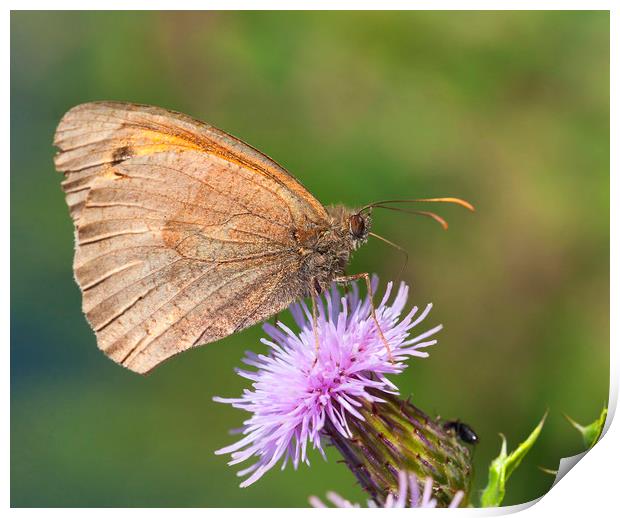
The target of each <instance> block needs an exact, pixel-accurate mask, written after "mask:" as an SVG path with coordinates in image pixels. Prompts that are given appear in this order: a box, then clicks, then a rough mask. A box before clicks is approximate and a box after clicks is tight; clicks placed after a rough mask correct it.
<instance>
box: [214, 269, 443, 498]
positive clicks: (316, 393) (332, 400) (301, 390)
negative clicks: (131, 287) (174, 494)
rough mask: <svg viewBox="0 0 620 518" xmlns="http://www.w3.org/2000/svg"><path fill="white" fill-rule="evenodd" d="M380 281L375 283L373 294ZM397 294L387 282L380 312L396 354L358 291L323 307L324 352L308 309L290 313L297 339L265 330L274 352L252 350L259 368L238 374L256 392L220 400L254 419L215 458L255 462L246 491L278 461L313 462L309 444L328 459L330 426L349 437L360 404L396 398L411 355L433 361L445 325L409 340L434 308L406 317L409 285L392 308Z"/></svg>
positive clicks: (332, 295)
mask: <svg viewBox="0 0 620 518" xmlns="http://www.w3.org/2000/svg"><path fill="white" fill-rule="evenodd" d="M377 283H378V280H377V278H373V282H372V289H373V291H374V290H375V288H376V286H377ZM391 295H392V283H389V284H388V286H387V289H386V292H385V294H384V296H383V299H382V300H381V303H380V304H379V305H378V306H377V307H376V316H377V320H378V323H379V325H380V327H381V331H382V332H383V335H384V336H385V338H386V340H387V342H388V343H389V346H390V349H391V356H390V353H389V352H388V350H387V348H386V345H385V343H384V342H383V340H382V338H381V335H380V333H379V331H378V329H377V325H376V323H375V321H374V319H373V318H372V313H371V302H370V298H369V297H368V295H367V296H366V297H364V298H361V297H360V295H359V292H358V289H357V286H356V285H353V289H352V292H351V293H349V294H347V295H345V296H341V294H340V293H339V291H338V289H337V288H336V287H335V286H333V287H332V288H331V289H330V290H329V292H327V293H326V294H325V296H324V300H321V301H319V303H318V318H317V322H316V325H317V329H316V332H317V334H318V341H319V344H320V346H319V350H318V352H317V351H316V348H315V343H316V342H315V331H314V329H313V318H312V314H311V311H310V310H309V309H308V307H307V306H306V305H305V304H303V303H302V304H296V305H293V306H292V308H291V313H292V315H293V317H294V319H295V322H296V324H297V325H298V326H299V328H300V331H299V332H298V333H295V332H294V331H293V330H291V329H290V328H289V327H287V326H286V325H284V324H283V323H279V324H278V326H277V327H274V326H272V325H269V324H266V325H265V326H264V329H265V331H266V333H267V334H268V335H269V337H270V340H267V339H264V340H262V341H263V343H264V344H266V345H267V346H268V347H269V351H268V353H267V354H254V353H252V352H248V353H247V355H246V357H245V359H244V363H246V364H247V365H249V366H251V367H253V368H254V370H251V371H248V370H238V374H239V375H241V376H243V377H245V378H247V379H249V380H251V381H252V388H251V389H246V390H245V391H244V392H243V394H242V396H241V397H239V398H232V399H228V398H214V399H215V401H219V402H222V403H230V404H231V405H233V406H234V407H235V408H239V409H242V410H245V411H247V412H249V413H250V414H251V415H250V417H249V419H247V420H246V421H245V422H244V426H243V428H242V430H241V432H242V434H243V438H241V439H240V440H239V441H237V442H235V443H234V444H232V445H230V446H228V447H226V448H222V449H220V450H218V451H217V452H216V453H217V454H226V453H230V454H231V458H232V459H231V461H230V462H229V464H238V463H241V462H244V461H246V460H248V459H250V458H252V457H255V458H256V461H255V463H254V464H252V465H251V466H250V467H248V468H246V469H244V470H242V471H240V472H239V473H238V475H239V476H248V478H247V479H246V480H244V481H243V482H242V484H241V486H242V487H245V486H248V485H250V484H252V483H253V482H255V481H256V480H258V479H259V478H260V477H261V476H262V475H263V474H264V473H265V472H266V471H267V470H269V469H270V468H272V467H273V466H274V465H275V464H276V463H278V462H279V461H280V460H282V461H283V465H282V467H283V468H284V466H285V465H286V463H287V461H289V460H290V461H291V462H292V464H293V466H294V467H295V468H297V466H298V465H299V463H300V462H305V463H309V462H308V457H307V449H308V445H311V446H312V447H313V448H315V449H318V450H319V451H320V452H321V453H322V454H323V455H324V452H323V446H322V443H321V435H322V431H323V430H324V427H325V425H326V422H327V423H328V424H329V425H330V428H333V429H334V430H336V433H338V434H340V435H342V436H343V437H347V438H348V437H351V431H350V428H349V426H348V424H347V418H348V417H349V418H355V419H361V420H363V419H364V417H363V416H362V414H360V412H359V411H358V409H359V408H360V407H361V405H362V403H361V401H362V400H365V401H367V402H371V403H372V402H382V401H383V399H382V398H381V396H380V394H381V393H391V394H397V393H398V390H397V387H396V386H395V385H394V384H393V383H392V382H391V381H390V380H388V379H387V377H386V375H388V374H397V373H400V372H402V371H403V370H404V369H405V367H406V364H405V360H407V359H408V358H409V357H412V356H417V357H426V356H428V353H427V352H425V351H424V348H425V347H427V346H429V345H433V344H435V343H436V340H434V339H431V337H432V335H434V334H435V333H436V332H437V331H439V330H440V329H441V326H436V327H433V328H432V329H429V330H427V331H424V332H422V333H420V334H418V335H416V336H411V331H412V329H413V328H415V327H416V326H418V325H419V324H420V323H421V322H422V321H423V320H424V319H425V318H426V316H427V315H428V313H429V311H430V310H431V307H432V306H431V304H429V305H427V306H426V308H425V309H424V310H423V311H419V309H418V308H417V307H414V308H413V309H411V311H409V312H408V313H407V314H406V315H405V316H402V313H403V309H404V307H405V303H406V301H407V295H408V287H407V286H406V285H405V284H404V283H401V284H400V286H399V288H398V291H397V293H396V295H395V296H394V298H393V300H392V301H391V303H390V298H391Z"/></svg>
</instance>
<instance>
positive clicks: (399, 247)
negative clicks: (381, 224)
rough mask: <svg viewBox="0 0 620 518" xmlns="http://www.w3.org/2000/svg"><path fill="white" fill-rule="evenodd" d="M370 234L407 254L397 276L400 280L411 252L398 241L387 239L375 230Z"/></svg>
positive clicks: (369, 233)
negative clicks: (398, 243) (397, 242)
mask: <svg viewBox="0 0 620 518" xmlns="http://www.w3.org/2000/svg"><path fill="white" fill-rule="evenodd" d="M368 235H369V236H372V237H376V238H377V239H379V240H381V241H383V242H384V243H386V244H388V245H390V246H392V247H394V248H396V250H398V251H399V252H401V253H402V254H403V255H404V256H405V261H404V262H403V266H402V267H401V269H400V272H399V273H398V277H397V279H399V280H400V279H401V278H402V275H403V273H404V272H405V268H407V263H408V262H409V253H408V252H407V250H405V249H404V248H403V247H402V246H399V245H397V244H396V243H393V242H392V241H390V240H389V239H386V238H384V237H383V236H380V235H379V234H375V233H374V232H368Z"/></svg>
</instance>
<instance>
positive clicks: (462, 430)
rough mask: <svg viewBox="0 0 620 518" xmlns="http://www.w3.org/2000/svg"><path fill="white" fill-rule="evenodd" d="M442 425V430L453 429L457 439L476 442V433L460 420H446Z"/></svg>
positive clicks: (471, 442)
mask: <svg viewBox="0 0 620 518" xmlns="http://www.w3.org/2000/svg"><path fill="white" fill-rule="evenodd" d="M443 427H444V430H454V433H456V435H458V437H459V439H461V441H463V442H466V443H467V444H478V440H479V439H478V434H477V433H476V432H474V430H473V429H472V427H471V426H469V425H467V424H465V423H462V422H461V421H447V422H446V423H445V424H444V425H443Z"/></svg>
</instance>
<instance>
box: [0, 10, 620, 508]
mask: <svg viewBox="0 0 620 518" xmlns="http://www.w3.org/2000/svg"><path fill="white" fill-rule="evenodd" d="M8 4H9V7H10V8H12V9H17V10H27V9H33V10H36V9H39V10H45V9H49V8H50V6H49V5H48V4H46V2H42V1H28V0H26V1H21V2H15V1H10V2H8ZM612 5H613V4H612V2H609V1H607V2H605V1H590V2H584V1H577V0H573V1H563V2H560V1H551V0H544V1H543V0H540V1H531V0H522V1H505V2H491V1H473V2H457V1H442V0H435V1H432V2H431V1H418V2H415V3H412V2H404V1H398V2H395V1H384V2H382V3H381V4H379V5H377V3H376V2H368V1H358V2H352V1H340V2H335V1H329V2H328V1H325V0H316V1H313V2H308V1H297V2H295V7H293V6H292V5H291V3H290V2H283V1H266V2H256V1H254V2H252V1H248V0H245V1H244V0H230V1H228V2H223V1H184V0H177V1H176V2H174V3H172V2H164V1H161V0H151V1H146V0H141V1H135V0H134V1H129V0H127V1H123V2H120V1H115V0H108V1H106V2H100V1H93V2H89V7H91V8H95V9H107V8H116V9H125V10H126V9H144V10H147V9H148V10H157V9H162V10H167V9H174V10H179V9H196V10H200V9H225V10H232V9H254V10H255V9H289V10H290V9H295V10H299V9H317V8H318V9H326V10H332V9H350V8H353V9H369V10H370V9H386V10H387V9H402V10H407V9H411V8H412V7H415V8H417V9H433V10H447V9H455V10H456V9H458V10H461V9H465V8H466V9H473V10H478V9H480V10H486V9H495V10H505V9H516V10H522V9H529V10H541V9H549V10H558V9H569V10H572V9H585V10H597V9H604V10H609V9H611V10H612V13H611V26H612V27H611V29H612V31H611V34H612V41H611V62H612V69H611V85H612V88H611V92H612V97H611V102H612V104H611V115H612V123H611V137H612V139H611V171H612V172H613V173H612V175H611V199H612V200H613V199H618V198H619V196H618V195H619V194H620V192H619V184H618V178H617V174H618V167H617V165H618V164H617V152H616V151H615V144H617V135H618V131H617V129H618V128H617V125H618V122H617V121H618V105H617V103H616V100H615V97H614V95H613V92H614V91H615V92H617V91H618V88H619V87H620V82H619V81H618V78H617V73H618V67H617V58H618V55H619V53H618V50H619V45H618V37H617V36H618V33H619V31H618V28H619V27H618V19H617V15H616V13H615V12H614V10H613V9H612ZM54 7H55V8H57V9H83V7H84V4H83V2H77V1H67V0H65V1H60V2H55V3H54ZM5 13H6V14H5V19H4V24H3V26H4V27H6V34H5V36H4V52H3V62H4V70H7V71H8V70H9V64H10V37H9V32H10V29H9V28H10V15H9V10H8V9H6V10H5ZM2 86H3V88H5V89H6V93H5V99H6V101H5V117H4V121H5V122H4V124H5V132H6V135H5V137H4V138H3V139H2V148H3V150H4V154H3V156H5V157H8V156H9V151H10V149H9V138H10V117H9V114H10V84H9V82H8V81H6V80H5V81H3V82H2ZM5 160H6V159H5ZM5 163H6V162H5ZM8 169H9V168H8V167H7V168H6V171H7V172H8ZM5 178H6V181H7V183H8V181H9V175H8V174H5ZM2 197H3V200H2V201H3V203H2V209H1V210H2V211H3V216H4V217H3V219H2V221H3V225H2V229H3V234H4V236H3V237H4V239H3V241H2V242H4V243H8V242H9V234H10V232H9V218H10V197H9V188H8V185H7V184H5V190H4V191H3V192H2ZM618 223H619V221H618V210H617V207H616V206H615V205H614V204H612V205H611V227H612V233H613V234H615V235H614V237H615V239H612V240H611V265H617V264H618V262H619V260H620V254H619V253H618V252H619V246H620V245H619V244H618V243H619V240H618V237H619V236H618V235H617V234H618V231H617V229H618ZM5 246H6V245H5ZM7 252H8V250H7V251H6V252H5V253H3V254H2V260H3V262H4V265H3V266H4V267H3V268H2V274H3V277H4V280H5V282H4V283H3V288H4V289H3V297H2V305H3V308H2V309H3V311H2V321H1V322H0V326H1V328H2V332H3V335H4V336H5V340H4V344H5V348H4V350H5V351H6V355H7V356H6V357H5V361H6V364H5V369H4V373H5V387H6V395H5V397H4V398H3V400H2V403H3V407H4V408H3V410H4V412H3V414H4V416H5V419H4V427H3V435H4V437H3V438H4V444H5V449H4V450H3V455H2V461H3V464H4V466H5V469H4V471H3V474H4V476H3V478H2V488H3V491H4V498H5V508H8V507H9V505H10V493H9V484H10V467H9V455H10V449H9V448H10V446H9V444H10V424H9V404H10V399H9V397H10V385H9V380H10V363H9V361H8V351H9V346H8V345H9V342H10V340H9V314H10V313H9V311H10V300H9V283H10V272H9V254H8V253H7ZM618 283H619V277H618V274H617V266H616V267H615V268H614V267H612V269H611V306H610V308H611V313H610V314H611V315H620V306H619V304H618V287H619V285H618ZM617 347H618V326H617V324H616V323H615V322H614V320H613V318H612V319H611V351H610V367H611V383H610V399H609V401H610V403H609V406H610V408H609V415H610V417H609V418H608V421H607V425H606V433H605V435H604V437H603V438H602V439H601V442H600V443H599V444H597V445H596V446H595V447H594V448H593V449H592V450H591V451H590V452H588V453H587V454H586V455H585V457H583V458H582V460H581V461H580V462H579V468H578V469H574V470H571V471H570V473H568V474H567V475H566V476H565V477H564V478H562V480H561V481H560V482H559V483H558V484H557V485H556V486H554V487H553V488H552V490H551V491H549V492H548V493H547V494H546V495H545V496H543V497H542V498H541V499H539V500H538V501H537V502H538V503H537V505H532V504H534V503H535V502H530V503H527V504H522V505H520V506H513V507H506V508H500V509H466V510H458V511H456V512H459V513H461V515H465V514H467V515H500V514H509V513H512V512H516V511H521V510H524V509H527V514H528V516H541V517H542V516H545V517H546V516H548V515H549V514H551V513H553V514H556V513H557V514H560V513H567V514H568V513H569V514H573V513H579V514H586V513H588V514H590V515H594V516H597V515H601V516H607V515H609V514H610V510H611V509H613V508H616V511H615V513H616V514H617V512H618V511H617V508H618V507H619V504H618V503H617V501H616V498H615V496H616V493H615V491H616V483H615V477H616V476H617V475H616V473H617V471H618V469H619V466H618V463H619V462H620V432H619V427H618V425H617V424H612V419H613V416H614V414H615V410H616V406H617V400H618V366H619V359H620V357H619V355H618V349H617ZM335 489H337V488H335ZM311 493H312V489H311V488H308V494H311ZM85 511H86V512H87V513H88V515H89V516H97V515H101V516H104V515H105V516H108V515H109V513H110V512H113V513H114V514H115V515H119V516H125V515H129V514H131V515H132V516H147V515H148V516H149V517H152V516H168V515H171V514H172V513H174V514H175V515H177V514H179V513H182V514H184V515H192V514H193V515H196V516H202V517H204V516H208V515H213V514H214V513H215V514H217V515H221V516H232V515H235V516H236V515H238V514H239V513H246V514H247V513H252V516H253V517H259V518H260V517H270V518H271V517H273V516H285V515H286V516H289V515H290V514H291V511H290V510H286V509H254V510H250V509H247V510H245V509H244V510H237V509H181V510H178V509H175V510H171V509H116V510H113V511H110V510H109V509H87V510H84V509H47V510H37V509H12V510H11V512H12V513H13V514H15V515H17V514H19V515H22V516H31V515H35V514H39V513H45V514H46V515H49V516H59V517H60V516H62V517H63V518H64V517H67V516H69V515H76V516H77V515H79V516H83V515H84V512H85ZM295 512H296V513H297V512H299V513H300V514H305V513H315V515H316V513H318V512H325V511H320V510H312V509H300V510H296V511H295ZM330 512H331V513H337V514H342V513H346V512H351V511H347V510H331V511H330ZM358 512H359V511H358ZM362 512H377V511H370V510H368V511H362ZM391 512H400V513H407V515H408V516H409V513H412V512H415V513H416V514H419V513H423V514H424V515H428V513H433V512H436V511H435V510H424V509H418V510H416V511H412V510H406V509H404V510H392V511H391Z"/></svg>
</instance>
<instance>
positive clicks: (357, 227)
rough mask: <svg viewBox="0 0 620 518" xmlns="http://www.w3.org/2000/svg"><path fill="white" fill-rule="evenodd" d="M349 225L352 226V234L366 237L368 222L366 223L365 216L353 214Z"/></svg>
mask: <svg viewBox="0 0 620 518" xmlns="http://www.w3.org/2000/svg"><path fill="white" fill-rule="evenodd" d="M349 227H350V228H351V234H353V237H357V238H361V237H364V231H365V230H366V224H365V223H364V218H362V216H360V215H359V214H353V216H351V218H350V219H349Z"/></svg>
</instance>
